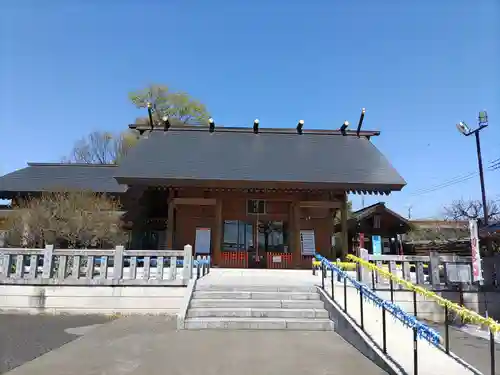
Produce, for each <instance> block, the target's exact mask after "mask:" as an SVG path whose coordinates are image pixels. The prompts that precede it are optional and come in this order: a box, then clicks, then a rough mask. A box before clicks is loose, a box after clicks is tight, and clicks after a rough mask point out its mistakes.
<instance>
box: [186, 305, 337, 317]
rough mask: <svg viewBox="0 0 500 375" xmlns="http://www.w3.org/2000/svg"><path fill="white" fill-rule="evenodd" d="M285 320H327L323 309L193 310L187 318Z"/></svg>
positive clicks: (190, 310) (326, 312) (326, 314)
mask: <svg viewBox="0 0 500 375" xmlns="http://www.w3.org/2000/svg"><path fill="white" fill-rule="evenodd" d="M215 317H219V318H228V317H235V318H285V319H318V318H320V319H328V311H326V310H325V309H281V308H280V309H278V308H276V309H265V308H264V309H263V308H193V309H189V310H188V318H215Z"/></svg>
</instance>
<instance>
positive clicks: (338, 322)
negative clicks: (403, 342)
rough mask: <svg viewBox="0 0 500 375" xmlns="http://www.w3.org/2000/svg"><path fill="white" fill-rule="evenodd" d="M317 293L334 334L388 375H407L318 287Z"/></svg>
mask: <svg viewBox="0 0 500 375" xmlns="http://www.w3.org/2000/svg"><path fill="white" fill-rule="evenodd" d="M318 293H319V295H320V299H321V301H323V302H324V304H325V309H326V310H327V311H328V313H329V314H330V319H331V320H333V322H334V328H335V332H336V333H338V334H339V335H340V336H341V337H342V338H343V339H344V340H346V341H347V342H348V343H349V344H351V345H352V346H354V347H355V348H356V349H357V350H359V352H361V353H362V354H363V355H364V356H365V357H367V358H368V359H370V360H371V361H372V362H373V363H375V364H376V365H377V366H378V367H380V368H381V369H383V370H384V371H386V372H387V373H388V374H391V375H407V372H406V371H404V370H403V369H402V368H401V366H399V365H398V364H397V363H396V362H395V361H393V360H392V359H391V358H390V357H389V356H387V355H386V354H384V352H383V351H382V350H381V349H379V348H378V347H377V346H376V345H374V343H373V342H372V340H371V339H370V337H369V336H368V335H367V334H366V333H364V332H363V331H362V330H361V329H360V328H359V327H358V326H357V324H356V322H354V320H353V319H351V318H350V317H349V316H347V315H346V314H345V313H344V312H343V311H342V310H341V309H339V308H338V306H337V304H336V303H335V302H334V301H332V299H331V298H330V297H329V296H328V294H327V293H325V291H324V290H322V289H321V288H320V287H318Z"/></svg>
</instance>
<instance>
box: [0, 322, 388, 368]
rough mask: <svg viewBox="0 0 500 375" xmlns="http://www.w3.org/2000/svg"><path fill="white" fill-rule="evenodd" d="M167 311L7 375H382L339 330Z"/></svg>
mask: <svg viewBox="0 0 500 375" xmlns="http://www.w3.org/2000/svg"><path fill="white" fill-rule="evenodd" d="M175 327H176V322H175V320H173V319H168V318H166V317H152V316H150V317H138V316H136V317H127V318H121V319H118V320H115V321H113V322H111V323H109V324H106V325H102V326H99V327H97V328H95V329H94V330H91V331H89V332H88V333H87V334H85V335H84V336H83V337H82V338H81V339H79V340H77V341H73V342H71V343H69V344H67V345H65V346H63V347H61V348H59V349H57V350H54V351H52V352H50V353H48V354H46V355H44V356H42V357H39V358H37V359H35V360H34V361H31V362H29V363H27V364H25V365H23V366H20V367H17V368H16V369H14V370H13V371H11V372H9V373H8V375H97V374H106V375H124V374H127V375H134V374H137V375H138V374H141V375H143V374H148V375H160V374H161V375H164V374H169V375H202V374H203V375H215V374H217V375H225V374H227V375H234V374H238V375H253V374H255V373H259V374H261V375H268V374H269V375H276V374H289V375H294V374H297V375H298V374H300V375H307V374H311V375H313V374H314V375H318V374H322V375H345V374H371V375H372V374H373V375H379V374H385V372H383V371H382V370H381V369H380V368H378V367H377V366H375V365H374V364H373V363H372V362H370V361H369V360H368V359H367V358H365V357H364V356H363V355H361V354H360V353H359V352H358V351H357V350H356V349H354V348H353V347H352V346H350V345H349V344H348V343H346V342H345V341H344V340H343V339H342V338H341V337H340V336H338V335H337V334H335V333H334V332H284V331H177V330H176V329H175Z"/></svg>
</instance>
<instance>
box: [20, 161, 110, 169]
mask: <svg viewBox="0 0 500 375" xmlns="http://www.w3.org/2000/svg"><path fill="white" fill-rule="evenodd" d="M27 164H28V166H29V167H92V168H96V167H99V168H103V167H104V168H106V167H118V165H117V164H90V163H43V162H41V163H39V162H28V163H27Z"/></svg>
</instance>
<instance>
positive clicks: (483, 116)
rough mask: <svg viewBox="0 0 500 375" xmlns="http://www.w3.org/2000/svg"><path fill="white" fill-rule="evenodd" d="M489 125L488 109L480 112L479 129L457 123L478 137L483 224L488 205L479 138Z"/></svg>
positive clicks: (485, 222)
mask: <svg viewBox="0 0 500 375" xmlns="http://www.w3.org/2000/svg"><path fill="white" fill-rule="evenodd" d="M487 126H488V114H487V112H486V111H481V112H479V117H478V127H477V129H474V130H472V129H470V128H469V126H468V125H467V124H466V123H465V122H463V121H461V122H459V123H458V124H457V128H458V131H459V132H460V133H462V134H463V135H465V136H466V137H468V136H470V135H472V134H474V135H475V137H476V152H477V164H478V167H479V181H480V183H481V199H482V203H483V225H488V206H487V205H486V189H485V186H484V173H483V158H482V155H481V140H480V138H479V132H480V131H481V130H483V129H484V128H486V127H487ZM487 245H488V252H490V246H489V241H487Z"/></svg>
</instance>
